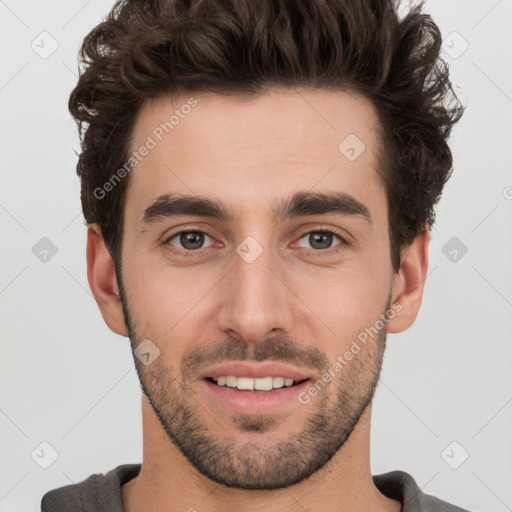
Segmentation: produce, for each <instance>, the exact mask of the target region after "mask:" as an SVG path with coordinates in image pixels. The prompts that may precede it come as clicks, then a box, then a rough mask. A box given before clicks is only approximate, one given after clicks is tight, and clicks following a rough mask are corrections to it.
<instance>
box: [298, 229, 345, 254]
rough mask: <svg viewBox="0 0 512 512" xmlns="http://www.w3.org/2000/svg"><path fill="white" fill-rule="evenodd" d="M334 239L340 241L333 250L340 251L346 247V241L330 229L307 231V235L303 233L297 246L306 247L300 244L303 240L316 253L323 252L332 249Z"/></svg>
mask: <svg viewBox="0 0 512 512" xmlns="http://www.w3.org/2000/svg"><path fill="white" fill-rule="evenodd" d="M334 238H338V239H339V240H340V243H338V244H336V245H335V246H334V247H337V249H335V250H338V249H341V248H343V247H344V246H345V245H348V243H347V242H346V240H345V239H344V238H343V237H341V236H340V235H338V234H337V233H336V232H335V231H333V230H332V229H328V228H322V229H319V230H317V231H308V232H307V233H304V234H303V235H302V236H301V237H300V239H299V246H300V247H306V246H305V245H302V244H301V240H303V239H305V243H306V244H308V243H309V244H310V245H311V247H312V248H313V249H315V250H317V251H325V250H328V249H331V248H332V247H333V246H332V243H333V239H334Z"/></svg>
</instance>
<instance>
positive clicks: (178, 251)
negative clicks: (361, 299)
mask: <svg viewBox="0 0 512 512" xmlns="http://www.w3.org/2000/svg"><path fill="white" fill-rule="evenodd" d="M183 233H194V234H202V235H207V236H209V237H210V238H211V239H213V240H214V239H215V238H214V237H213V236H212V235H210V233H208V232H207V231H202V230H200V229H185V230H182V231H177V232H176V233H173V234H172V235H170V236H168V237H167V238H166V239H165V240H164V241H163V245H164V246H166V249H167V250H168V251H170V252H172V253H175V254H179V255H182V256H185V257H191V256H195V255H196V254H197V253H199V252H200V251H202V249H196V250H187V249H176V248H174V247H173V246H171V245H170V244H169V242H170V241H171V240H172V239H173V238H176V237H177V236H179V235H181V234H183ZM311 233H331V234H333V235H336V236H337V237H338V238H339V239H340V243H339V244H338V245H335V246H334V247H332V248H329V249H323V250H322V249H309V250H307V252H308V254H310V255H313V256H322V255H324V254H326V253H328V254H330V255H333V254H337V253H338V252H340V251H342V250H344V249H345V248H347V247H349V246H350V243H349V242H348V241H347V240H346V239H345V238H344V237H342V236H341V235H340V234H339V233H338V232H337V231H335V230H334V229H331V228H328V227H325V228H321V229H313V230H309V231H305V232H304V233H302V234H301V235H300V236H299V237H298V238H297V241H299V240H301V239H302V238H304V236H305V235H309V234H311Z"/></svg>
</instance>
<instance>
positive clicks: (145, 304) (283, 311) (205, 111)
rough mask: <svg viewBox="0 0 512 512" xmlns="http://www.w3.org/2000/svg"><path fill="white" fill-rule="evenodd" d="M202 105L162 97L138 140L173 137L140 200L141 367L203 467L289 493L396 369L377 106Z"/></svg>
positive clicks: (330, 96) (136, 228) (216, 475)
mask: <svg viewBox="0 0 512 512" xmlns="http://www.w3.org/2000/svg"><path fill="white" fill-rule="evenodd" d="M193 98H194V100H195V102H196V103H195V106H193V108H184V107H183V106H184V105H187V104H188V105H192V104H194V103H193V101H192V100H190V101H189V97H183V98H178V99H176V98H174V99H173V100H170V99H169V98H160V99H158V100H154V101H152V102H151V103H148V104H146V106H145V107H144V108H143V109H142V110H141V112H140V113H139V115H138V118H137V121H136V124H135V129H134V137H133V140H132V150H136V149H138V148H140V147H141V146H143V145H145V144H147V143H148V140H149V139H148V136H149V137H150V138H151V139H152V140H153V141H154V142H155V145H154V147H153V144H151V143H149V146H152V147H151V149H150V151H148V154H147V155H146V156H145V157H144V158H143V159H142V160H141V161H140V162H139V163H138V164H137V165H136V167H135V168H134V169H133V171H131V175H130V184H129V187H128V190H127V195H126V203H125V210H124V211H125V217H124V226H123V231H124V238H123V248H122V275H118V282H119V287H120V294H121V300H122V304H123V310H124V315H125V323H126V324H127V327H128V330H129V335H130V339H131V342H132V347H133V349H134V351H136V350H137V348H138V347H139V345H140V347H144V350H141V352H142V353H143V358H144V357H145V358H146V361H144V359H143V361H144V362H142V361H141V360H140V359H139V358H138V357H135V358H134V360H135V364H136V368H137V371H138V374H139V378H140V381H141V385H142V389H143V391H144V393H145V395H146V396H147V398H148V400H149V402H150V403H151V405H152V407H153V409H154V412H155V414H156V415H157V417H158V418H159V420H160V423H161V426H162V428H163V429H164V431H165V432H166V433H167V435H168V438H169V440H170V441H171V442H172V443H173V444H174V445H175V446H177V447H178V448H179V450H180V451H181V452H182V454H183V455H184V456H185V457H186V458H187V459H188V461H189V462H190V463H191V464H192V465H193V466H194V467H195V468H196V469H197V470H198V471H200V472H201V473H203V474H204V475H206V476H208V477H209V478H211V479H212V480H214V481H216V482H218V483H222V484H224V485H227V486H229V487H238V488H244V489H275V488H280V487H284V486H289V485H292V484H294V483H297V482H299V481H301V480H304V479H305V478H307V477H309V476H310V475H312V474H313V473H314V472H315V471H317V470H318V469H320V468H321V467H322V466H324V465H325V464H326V463H327V462H329V460H331V459H332V457H334V456H335V455H336V453H337V452H338V451H339V450H340V448H341V447H342V446H343V444H344V443H345V442H346V441H347V439H348V438H349V436H350V434H351V433H352V431H353V429H354V427H356V425H357V422H358V420H359V418H360V417H361V415H362V413H363V412H364V411H365V409H366V408H367V406H368V404H369V403H370V400H371V398H372V396H373V392H374V389H375V385H376V382H377V380H378V376H379V371H380V367H381V362H382V355H383V351H384V345H385V339H386V327H385V323H384V325H383V322H382V318H383V316H382V315H384V316H386V315H387V314H389V308H390V305H391V289H392V280H393V272H392V268H391V260H390V247H389V238H388V222H387V214H388V212H387V204H386V195H385V191H384V188H383V185H382V183H381V180H380V178H379V176H378V174H377V171H376V169H377V166H378V163H379V136H378V133H377V129H376V127H377V117H376V114H375V112H374V110H373V109H372V106H371V104H370V103H369V102H368V101H367V100H365V99H364V98H361V97H358V96H353V95H349V94H347V93H341V92H338V93H332V92H325V91H318V90H315V91H306V90H304V91H301V92H300V94H299V93H298V92H295V91H290V90H274V91H272V92H271V93H270V92H269V93H268V94H266V95H261V96H257V97H254V98H252V99H241V98H239V97H224V96H219V95H212V94H197V95H194V96H193ZM177 109H179V112H180V113H181V115H180V116H179V121H178V122H176V123H175V124H174V125H173V127H172V129H169V126H167V131H168V133H166V131H165V130H164V131H163V132H162V128H161V125H160V123H165V122H166V121H169V118H170V117H171V116H172V115H173V114H174V113H175V110H177ZM175 117H176V116H175ZM176 119H177V117H176ZM176 119H174V121H176ZM158 127H160V130H158ZM155 130H156V131H155ZM155 134H158V135H159V136H157V135H155ZM351 134H352V135H351ZM349 136H350V137H349ZM347 137H349V139H347V140H346V141H345V139H346V138H347ZM355 137H357V139H356V138H355ZM160 138H161V140H159V139H160ZM344 141H345V142H344ZM340 144H341V145H340ZM363 144H364V146H363ZM369 332H371V333H372V334H371V336H369V335H368V333H369ZM363 333H366V342H365V343H363V342H362V339H363V338H364V334H363ZM141 344H142V345H141ZM354 344H355V345H354ZM355 346H358V347H359V350H358V351H357V352H356V349H355V348H354V347H355ZM139 351H140V349H139ZM347 351H348V352H347ZM348 353H351V354H352V356H350V355H349V354H348ZM144 354H145V355H144ZM155 356H157V357H156V358H155ZM153 359H154V360H153ZM145 363H146V364H145ZM229 364H231V366H226V365H229ZM258 370H261V371H260V372H259V373H258ZM254 372H256V373H254ZM226 376H228V377H231V378H228V379H227V383H226V382H224V381H225V380H226V379H224V377H226ZM233 377H242V378H241V379H238V380H237V379H233ZM250 377H257V378H256V380H253V379H252V378H250ZM268 377H272V379H269V378H268ZM281 377H287V378H294V379H295V382H294V384H293V385H292V386H290V387H288V386H282V385H283V382H282V378H281ZM215 380H217V383H215ZM254 382H255V383H256V386H257V387H265V386H268V385H269V383H270V382H271V383H272V384H274V385H275V386H276V389H273V390H256V391H254V390H253V391H250V390H247V389H243V388H246V387H249V388H250V387H251V386H252V385H254ZM287 383H289V381H287ZM280 385H281V386H282V387H277V386H280ZM231 386H236V387H231ZM239 388H241V389H239ZM315 390H316V391H315Z"/></svg>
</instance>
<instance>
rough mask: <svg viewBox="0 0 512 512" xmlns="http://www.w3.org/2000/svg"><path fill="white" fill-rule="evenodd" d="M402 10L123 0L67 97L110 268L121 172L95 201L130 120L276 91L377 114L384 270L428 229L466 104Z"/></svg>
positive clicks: (338, 4)
mask: <svg viewBox="0 0 512 512" xmlns="http://www.w3.org/2000/svg"><path fill="white" fill-rule="evenodd" d="M398 8H399V4H398V0H120V1H117V2H116V3H115V4H114V6H113V8H112V10H111V11H110V13H109V14H108V16H107V17H106V18H105V20H104V21H103V22H102V23H100V24H99V25H98V26H96V27H95V28H94V29H93V30H92V31H91V32H90V33H89V34H88V35H87V36H86V37H85V39H84V41H83V44H82V47H81V49H80V54H79V56H80V63H81V64H82V66H81V69H80V78H79V80H78V84H77V86H76V87H75V88H74V90H73V91H72V93H71V96H70V99H69V110H70V112H71V114H72V115H73V117H74V118H75V120H76V121H77V124H78V129H79V134H80V140H81V153H80V155H79V160H78V164H77V174H78V175H79V177H80V180H81V187H82V189H81V201H82V208H83V213H84V217H85V220H86V223H87V224H91V223H98V224H99V226H100V227H101V230H102V233H103V236H104V239H105V243H106V245H107V248H108V250H109V252H110V254H111V256H112V258H113V261H114V263H115V264H116V268H118V267H117V265H119V266H120V263H121V244H122V238H123V233H122V226H123V209H124V202H125V196H126V189H127V185H128V183H129V176H128V177H127V178H126V179H123V180H122V181H121V182H119V183H118V184H117V185H116V186H115V187H113V189H112V190H111V191H110V192H109V194H108V196H107V197H105V198H102V199H98V198H97V197H96V195H95V193H94V191H95V190H96V189H97V188H98V187H101V186H102V185H103V184H104V183H106V182H107V181H108V180H109V178H110V177H111V176H112V175H113V174H114V173H115V172H116V171H117V170H118V169H119V168H121V167H122V166H123V165H124V164H125V163H126V162H127V158H128V153H129V150H130V141H131V135H132V132H133V127H134V122H135V118H136V115H137V113H138V112H139V111H140V109H141V107H142V106H143V105H144V102H145V101H147V100H149V99H153V98H155V97H159V96H164V95H166V94H175V93H176V94H179V93H180V92H184V93H193V92H214V93H218V94H231V95H233V94H240V95H252V94H254V95H256V94H258V93H261V92H264V91H265V90H266V89H269V88H271V87H274V86H284V87H291V88H292V87H296V86H301V87H310V88H317V89H325V90H330V91H348V92H350V91H352V92H357V93H360V94H362V95H364V96H365V97H366V98H368V99H369V100H371V102H372V103H373V105H374V106H375V108H376V111H377V113H378V116H379V121H380V130H379V131H380V133H381V139H382V148H383V149H382V154H381V155H380V159H381V160H380V164H381V168H379V169H378V172H379V174H380V176H381V178H382V179H383V181H384V184H385V188H386V193H387V200H388V209H389V218H388V222H389V236H390V243H391V261H392V265H393V269H394V271H395V272H396V271H398V269H399V267H400V251H401V249H402V248H404V247H405V246H407V245H409V244H410V243H411V242H412V241H413V240H414V238H415V237H416V236H417V235H419V234H421V233H423V232H424V231H425V230H426V229H428V228H430V227H431V226H432V224H433V222H434V218H435V212H434V207H435V205H436V204H437V202H438V200H439V198H440V196H441V192H442V189H443V186H444V184H445V183H446V181H447V179H448V178H449V177H450V175H451V172H452V155H451V151H450V148H449V146H448V143H447V140H448V137H449V135H450V131H451V128H452V126H453V125H454V124H455V123H456V122H457V121H458V120H459V118H460V116H461V115H462V113H463V107H462V106H461V104H460V102H459V101H458V99H457V96H456V95H455V93H454V91H453V88H452V84H451V83H450V80H449V73H448V65H447V64H446V62H445V61H444V60H443V59H442V58H441V56H440V53H441V44H442V38H441V34H440V31H439V28H438V27H437V25H436V24H435V23H434V22H433V21H432V19H431V17H430V16H429V15H427V14H425V13H423V12H422V8H423V5H422V4H421V3H420V4H418V5H416V6H415V7H413V8H411V9H410V10H409V12H408V13H407V14H406V15H405V16H404V17H403V18H402V19H400V18H399V15H398Z"/></svg>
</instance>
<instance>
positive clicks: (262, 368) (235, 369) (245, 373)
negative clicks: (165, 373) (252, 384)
mask: <svg viewBox="0 0 512 512" xmlns="http://www.w3.org/2000/svg"><path fill="white" fill-rule="evenodd" d="M228 375H233V376H235V377H250V378H253V379H257V378H262V377H284V378H288V379H293V380H295V381H296V382H298V381H301V380H305V379H309V378H310V375H307V374H306V373H304V372H303V371H300V370H297V369H296V368H293V367H291V366H285V365H283V364H280V363H249V362H232V363H224V364H219V365H216V366H212V367H210V368H207V369H206V370H204V371H203V372H202V373H201V374H200V375H199V377H200V378H201V379H206V378H208V377H215V378H217V377H220V376H228Z"/></svg>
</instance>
